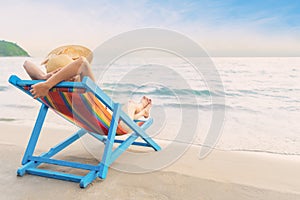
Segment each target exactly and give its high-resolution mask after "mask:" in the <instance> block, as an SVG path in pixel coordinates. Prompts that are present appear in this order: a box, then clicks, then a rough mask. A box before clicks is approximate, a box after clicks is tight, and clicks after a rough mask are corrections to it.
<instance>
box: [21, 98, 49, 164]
mask: <svg viewBox="0 0 300 200" xmlns="http://www.w3.org/2000/svg"><path fill="white" fill-rule="evenodd" d="M47 111H48V107H47V106H46V105H44V104H42V106H41V108H40V112H39V114H38V117H37V119H36V122H35V125H34V128H33V130H32V133H31V137H30V139H29V142H28V145H27V148H26V151H25V153H24V156H23V159H22V165H24V164H26V163H27V162H28V157H29V156H32V154H33V152H34V149H35V147H36V143H37V141H38V138H39V135H40V133H41V129H42V127H43V123H44V121H45V117H46V114H47Z"/></svg>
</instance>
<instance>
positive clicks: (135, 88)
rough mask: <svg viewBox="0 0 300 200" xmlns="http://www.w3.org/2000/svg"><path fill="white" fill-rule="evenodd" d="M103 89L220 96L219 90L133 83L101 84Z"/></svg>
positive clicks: (169, 94)
mask: <svg viewBox="0 0 300 200" xmlns="http://www.w3.org/2000/svg"><path fill="white" fill-rule="evenodd" d="M103 85H104V87H103V90H104V91H105V92H107V93H109V94H132V93H134V94H137V95H138V94H142V95H143V94H147V95H155V96H160V95H161V96H196V97H200V96H201V97H202V96H203V97H209V96H220V95H222V92H221V91H214V92H212V91H210V90H206V89H203V90H194V89H176V88H166V87H160V86H137V85H135V84H107V83H106V84H103Z"/></svg>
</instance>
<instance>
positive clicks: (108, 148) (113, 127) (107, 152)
mask: <svg viewBox="0 0 300 200" xmlns="http://www.w3.org/2000/svg"><path fill="white" fill-rule="evenodd" d="M119 118H120V104H118V103H116V104H115V105H114V110H113V116H112V120H111V122H110V127H109V131H108V135H107V141H106V144H105V149H104V153H103V156H102V160H101V162H100V171H99V175H98V176H99V178H102V179H105V178H106V175H107V171H108V167H109V165H110V159H111V154H112V147H113V144H114V140H115V136H116V131H117V127H118V123H119Z"/></svg>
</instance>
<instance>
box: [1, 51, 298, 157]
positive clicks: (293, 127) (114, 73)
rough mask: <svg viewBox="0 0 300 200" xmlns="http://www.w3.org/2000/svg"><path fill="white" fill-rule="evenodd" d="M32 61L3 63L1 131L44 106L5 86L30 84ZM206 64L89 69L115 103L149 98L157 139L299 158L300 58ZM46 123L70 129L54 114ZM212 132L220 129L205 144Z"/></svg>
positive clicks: (131, 63)
mask: <svg viewBox="0 0 300 200" xmlns="http://www.w3.org/2000/svg"><path fill="white" fill-rule="evenodd" d="M27 59H29V60H31V61H32V62H34V63H36V64H38V63H40V62H41V60H42V59H43V58H34V57H31V58H25V57H1V58H0V97H1V98H0V126H1V125H4V124H11V125H26V126H27V125H28V126H33V124H34V121H35V119H36V117H37V113H38V110H39V107H40V103H39V102H37V101H35V100H33V99H32V98H31V97H30V96H28V95H27V94H25V93H23V92H21V91H20V90H19V89H17V88H15V87H14V86H12V85H11V84H9V83H8V79H9V77H10V76H11V75H17V76H19V77H20V78H22V79H29V76H28V75H27V74H26V72H25V70H24V69H23V68H22V64H23V62H24V61H25V60H27ZM206 59H207V60H209V62H210V64H209V65H206V64H205V62H202V61H203V60H202V58H199V60H198V63H197V59H192V61H193V62H190V59H188V58H187V59H182V58H180V59H179V58H174V57H164V58H155V59H145V58H140V59H139V58H122V59H119V60H115V61H114V62H111V63H109V64H106V65H103V64H100V63H92V69H93V71H94V73H95V76H96V79H97V84H98V85H99V87H100V88H101V89H103V90H104V92H106V93H107V94H108V95H109V96H110V97H111V98H112V99H113V100H115V101H117V102H120V103H121V104H126V102H127V101H128V100H129V99H132V100H134V101H136V102H138V101H139V99H140V98H141V97H142V96H144V95H145V96H148V97H149V98H151V99H152V102H153V106H152V109H151V117H152V118H153V119H154V124H153V126H152V127H151V128H150V129H149V132H150V135H151V136H153V137H154V138H156V139H159V140H165V141H178V142H183V143H184V142H186V143H190V144H194V145H196V146H197V145H199V146H208V147H209V148H212V149H218V150H221V151H245V152H258V153H269V154H281V155H287V156H289V155H294V156H300V121H299V120H300V58H299V57H213V58H206ZM207 60H206V61H207ZM195 62H196V63H195ZM203 66H205V67H203ZM41 68H42V67H41ZM205 70H206V71H209V72H211V73H212V74H213V76H210V75H207V73H206V72H205ZM215 100H216V101H215ZM219 100H221V101H219ZM214 114H216V115H217V116H220V117H219V118H214V117H213V116H214ZM215 120H218V121H215ZM45 126H49V127H56V128H66V129H72V128H71V127H72V126H71V124H69V123H68V122H66V121H64V120H63V119H61V118H60V117H59V116H56V115H55V114H53V112H49V116H47V119H46V124H45ZM20 127H21V126H20ZM216 127H217V128H216ZM214 128H216V129H217V130H216V129H214ZM0 130H1V131H3V129H1V128H0ZM212 130H214V131H216V132H214V133H213V134H214V135H213V136H212V137H210V141H209V142H207V137H209V134H212V133H211V132H210V131H212ZM185 136H186V138H185ZM211 140H213V141H211Z"/></svg>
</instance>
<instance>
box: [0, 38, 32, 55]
mask: <svg viewBox="0 0 300 200" xmlns="http://www.w3.org/2000/svg"><path fill="white" fill-rule="evenodd" d="M6 56H29V54H28V53H27V52H26V51H25V50H24V49H22V48H21V47H19V46H18V45H17V44H15V43H12V42H7V41H4V40H0V57H6Z"/></svg>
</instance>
